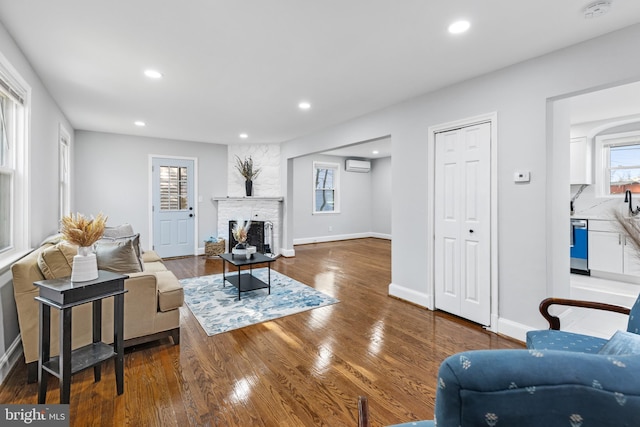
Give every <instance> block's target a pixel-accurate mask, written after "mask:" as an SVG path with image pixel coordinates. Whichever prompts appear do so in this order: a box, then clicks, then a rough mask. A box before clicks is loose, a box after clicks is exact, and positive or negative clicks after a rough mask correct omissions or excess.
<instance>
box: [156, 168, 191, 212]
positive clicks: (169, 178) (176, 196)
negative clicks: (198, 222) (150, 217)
mask: <svg viewBox="0 0 640 427" xmlns="http://www.w3.org/2000/svg"><path fill="white" fill-rule="evenodd" d="M188 184H189V183H188V181H187V168H186V167H178V166H160V210H162V211H175V210H185V209H187V208H188V207H187V200H188V199H187V188H188Z"/></svg>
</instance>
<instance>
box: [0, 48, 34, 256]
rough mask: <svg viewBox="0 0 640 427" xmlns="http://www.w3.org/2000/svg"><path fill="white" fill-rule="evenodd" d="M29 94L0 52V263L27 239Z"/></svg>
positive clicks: (19, 249) (18, 249)
mask: <svg viewBox="0 0 640 427" xmlns="http://www.w3.org/2000/svg"><path fill="white" fill-rule="evenodd" d="M28 94H29V87H28V85H27V84H26V83H24V81H23V80H22V79H21V78H20V76H18V75H17V73H16V72H15V71H14V70H13V68H12V67H11V66H10V65H9V64H8V62H7V61H6V59H5V58H4V57H2V56H1V55H0V264H4V262H7V261H9V260H10V259H11V257H15V255H16V254H17V253H18V252H22V251H24V250H26V249H27V247H28V243H29V242H28V223H27V218H28V217H29V215H28V214H29V213H28V209H27V207H28V200H29V195H28V193H27V191H28V188H29V186H28V185H27V181H28V174H27V164H28V163H27V158H28V157H27V151H28V144H27V140H28V139H27V129H28V123H27V117H28V114H27V111H26V110H27V107H26V105H27V102H26V101H25V100H27V99H29V96H28ZM3 261H4V262H3Z"/></svg>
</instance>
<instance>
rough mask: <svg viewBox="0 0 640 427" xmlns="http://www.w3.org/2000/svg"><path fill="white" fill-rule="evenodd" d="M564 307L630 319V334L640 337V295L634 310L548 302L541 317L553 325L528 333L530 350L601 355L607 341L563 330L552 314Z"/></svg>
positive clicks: (545, 303) (586, 302) (576, 301)
mask: <svg viewBox="0 0 640 427" xmlns="http://www.w3.org/2000/svg"><path fill="white" fill-rule="evenodd" d="M553 305H564V306H572V307H585V308H592V309H597V310H606V311H612V312H617V313H622V314H628V315H629V321H628V323H627V332H631V333H634V334H640V295H639V296H638V299H637V300H636V302H635V304H634V305H633V307H632V308H631V309H629V308H626V307H620V306H617V305H611V304H602V303H598V302H591V301H580V300H571V299H561V298H547V299H545V300H543V301H542V302H541V303H540V313H542V316H544V318H545V319H547V321H548V322H549V329H548V330H539V331H529V332H527V348H529V349H535V350H564V351H575V352H580V353H598V352H599V351H600V349H601V348H602V347H603V346H604V345H605V344H606V343H607V340H606V339H603V338H598V337H592V336H589V335H582V334H576V333H572V332H567V331H561V330H560V319H558V318H557V317H556V316H553V315H551V314H550V313H549V307H551V306H553ZM639 425H640V424H639Z"/></svg>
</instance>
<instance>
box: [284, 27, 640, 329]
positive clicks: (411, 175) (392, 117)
mask: <svg viewBox="0 0 640 427" xmlns="http://www.w3.org/2000/svg"><path fill="white" fill-rule="evenodd" d="M638 39H640V25H635V26H633V27H629V28H627V29H625V30H622V31H618V32H615V33H611V34H608V35H606V36H603V37H600V38H597V39H593V40H590V41H588V42H586V43H582V44H579V45H576V46H573V47H570V48H567V49H563V50H561V51H558V52H554V53H551V54H548V55H545V56H542V57H539V58H536V59H533V60H531V61H527V62H524V63H521V64H517V65H514V66H511V67H508V68H505V69H502V70H499V71H497V72H494V73H490V74H487V75H485V76H481V77H479V78H476V79H472V80H469V81H466V82H462V83H460V84H456V85H454V86H451V87H448V88H445V89H442V90H439V91H437V92H433V93H429V94H426V95H422V96H419V97H417V98H415V99H412V100H408V101H406V102H404V103H401V104H399V105H396V106H393V107H389V108H387V109H384V110H381V111H378V112H375V113H372V114H369V115H366V116H363V117H360V118H357V119H354V120H351V121H348V122H346V123H343V124H340V125H338V126H334V127H331V128H328V129H325V130H323V131H321V132H318V133H315V134H312V135H308V136H305V137H302V138H298V139H295V140H292V141H288V142H286V143H283V144H282V147H281V149H282V156H283V163H284V162H285V159H291V158H294V157H298V156H302V155H305V154H308V153H312V152H319V151H323V150H327V149H331V148H336V147H339V146H342V145H346V144H350V143H353V142H354V141H365V140H369V139H374V138H377V137H381V136H384V135H391V136H392V138H393V150H392V158H393V164H392V171H393V182H392V204H393V207H392V231H393V244H392V281H393V284H395V285H397V286H398V287H401V288H403V289H405V290H406V291H407V292H406V294H407V295H411V297H410V298H408V299H411V300H413V301H414V302H417V303H420V302H422V301H424V300H428V298H429V296H430V294H431V293H432V288H431V287H430V285H429V284H430V283H431V280H432V269H431V260H432V258H433V255H432V254H431V253H430V250H429V249H428V246H427V245H424V247H416V245H415V241H416V236H423V237H427V238H429V237H430V236H432V235H433V230H432V227H431V225H430V224H428V223H427V222H426V218H427V200H428V198H429V197H432V195H430V194H427V192H426V190H424V191H417V190H416V189H419V188H425V189H426V188H427V185H426V184H427V179H428V177H429V171H427V170H426V167H425V165H426V164H427V152H428V151H427V140H428V128H429V126H434V125H438V124H441V123H446V122H451V121H455V120H459V119H463V118H466V117H473V116H476V115H479V114H486V113H491V112H494V111H495V112H497V114H498V141H497V144H498V165H497V168H498V169H497V176H498V195H497V197H498V212H497V215H498V244H499V248H498V250H499V252H498V262H499V265H498V286H499V300H498V305H499V307H498V310H497V311H498V313H499V317H500V320H499V324H498V325H492V326H493V327H494V328H496V329H499V331H500V332H503V333H505V334H508V335H511V336H515V337H516V338H519V339H523V338H524V331H525V330H526V329H528V328H533V327H536V328H543V327H545V322H544V320H543V319H542V317H541V316H540V314H539V313H538V308H537V306H538V303H539V301H540V300H542V299H543V298H545V297H546V296H548V293H549V290H554V289H561V288H562V287H565V288H568V281H569V280H568V279H569V273H568V268H566V269H565V268H563V265H564V264H566V265H567V267H568V260H560V259H559V258H560V257H559V256H558V254H562V253H564V252H567V254H568V237H569V236H568V233H564V234H566V236H563V235H562V234H563V233H558V230H566V226H565V225H564V224H566V223H567V222H568V221H567V220H568V218H569V211H568V209H567V208H566V203H564V204H562V203H559V202H558V200H561V199H564V200H565V201H566V200H567V197H568V193H569V185H568V182H569V180H568V168H567V167H566V165H567V164H568V150H569V148H568V144H554V138H556V137H557V135H560V134H566V138H564V139H565V141H566V140H568V138H569V123H568V120H567V122H566V125H562V123H552V122H553V108H549V105H550V104H549V103H550V101H552V100H553V99H560V98H562V97H565V96H570V95H572V94H576V93H578V92H581V91H588V90H593V89H601V88H603V87H606V86H610V85H614V84H621V83H628V82H631V81H634V80H637V79H638V78H640V56H638V55H634V54H633V52H635V50H636V48H637V40H638ZM548 114H549V115H550V116H549V117H548V116H547V115H548ZM566 117H567V119H568V116H566ZM563 127H564V129H563ZM556 157H557V158H558V159H561V160H562V162H561V164H562V165H564V166H563V167H564V170H558V168H557V166H556V165H555V160H554V158H556ZM565 160H566V161H565ZM559 164H560V163H559ZM515 170H529V171H531V177H532V178H531V182H530V183H529V184H527V185H516V184H515V183H514V182H513V179H512V178H513V172H514V171H515ZM290 174H291V169H290V168H287V169H284V170H283V175H284V176H283V178H282V180H283V192H285V191H286V189H288V188H290V187H289V186H290V182H289V180H290V179H292V178H293V176H291V177H290V176H289V175H290ZM548 177H549V178H551V179H553V181H547V179H548ZM290 209H291V206H288V208H287V212H286V213H285V217H286V220H285V224H286V226H289V225H290V222H289V221H290V220H291V214H292V210H290ZM407 225H410V226H407ZM292 242H293V235H292V234H291V232H290V231H289V230H284V241H283V245H284V247H285V250H286V249H288V248H292ZM565 248H566V250H565ZM564 270H566V272H564Z"/></svg>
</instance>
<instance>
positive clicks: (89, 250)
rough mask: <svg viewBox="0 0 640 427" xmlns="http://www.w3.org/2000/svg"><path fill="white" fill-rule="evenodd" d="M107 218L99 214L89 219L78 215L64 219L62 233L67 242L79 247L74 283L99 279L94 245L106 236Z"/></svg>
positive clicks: (73, 271) (75, 259)
mask: <svg viewBox="0 0 640 427" xmlns="http://www.w3.org/2000/svg"><path fill="white" fill-rule="evenodd" d="M106 223H107V217H106V216H104V215H102V214H98V216H97V217H95V218H88V217H85V216H84V215H82V214H80V213H78V214H76V215H73V214H69V215H67V216H65V217H63V218H62V221H61V224H60V225H61V226H60V232H61V233H62V236H63V237H64V239H65V240H66V241H68V242H69V243H71V244H72V245H77V246H78V254H77V255H76V256H74V257H73V266H72V268H71V281H72V282H86V281H88V280H93V279H97V278H98V264H97V260H96V254H95V253H93V245H94V244H95V243H96V242H97V241H98V240H100V238H101V237H102V236H103V234H104V228H105V226H106Z"/></svg>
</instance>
